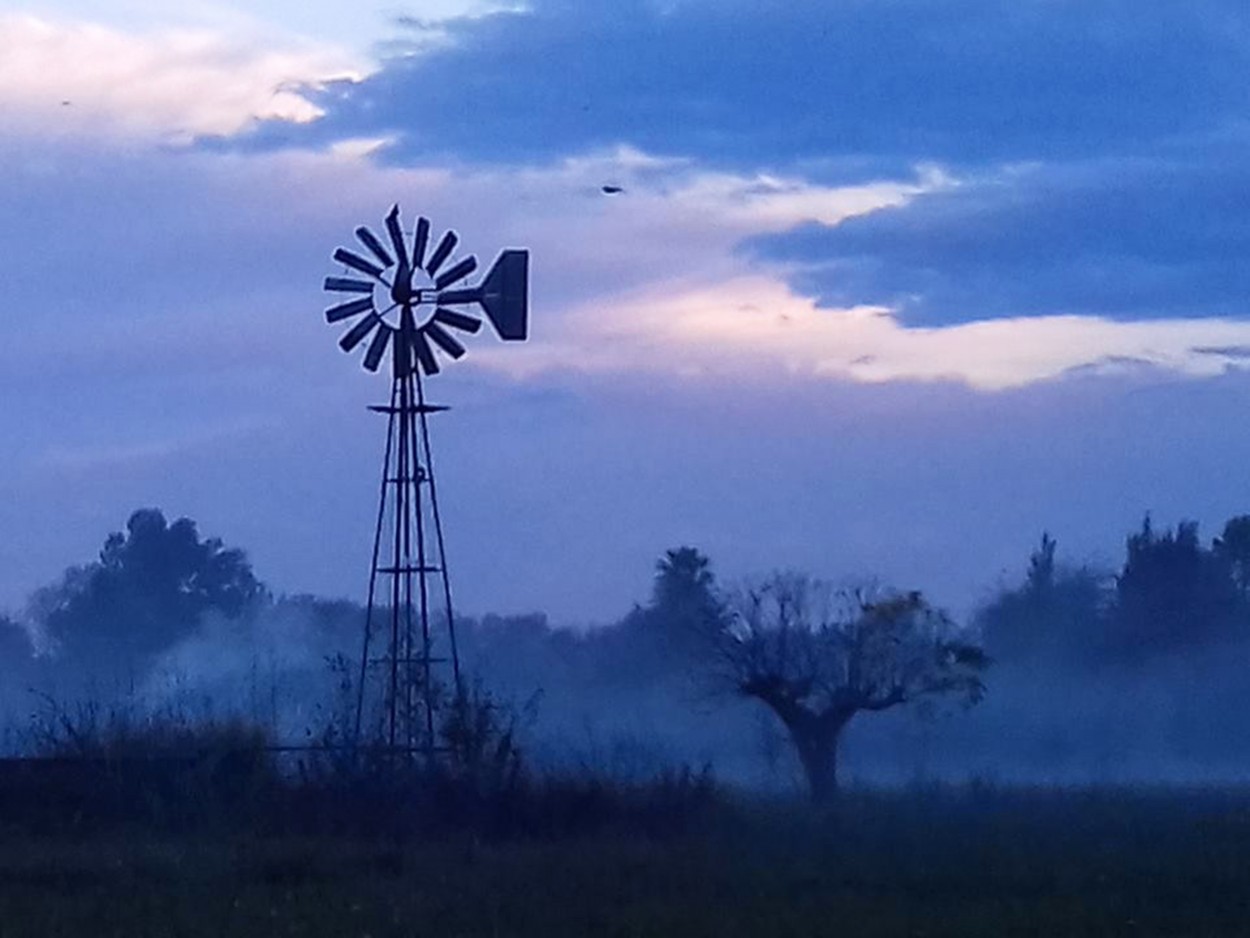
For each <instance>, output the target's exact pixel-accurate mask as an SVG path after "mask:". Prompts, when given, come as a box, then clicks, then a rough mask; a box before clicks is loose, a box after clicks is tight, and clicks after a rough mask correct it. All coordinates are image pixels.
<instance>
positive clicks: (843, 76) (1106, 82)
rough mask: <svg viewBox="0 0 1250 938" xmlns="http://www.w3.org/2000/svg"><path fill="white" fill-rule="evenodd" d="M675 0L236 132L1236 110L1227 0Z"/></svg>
mask: <svg viewBox="0 0 1250 938" xmlns="http://www.w3.org/2000/svg"><path fill="white" fill-rule="evenodd" d="M670 6H672V9H669V10H667V11H665V10H663V9H660V8H658V7H657V5H655V4H651V3H644V2H639V0H634V2H621V3H617V2H613V3H606V2H597V3H596V2H591V3H579V4H566V3H552V2H548V3H542V2H539V3H537V4H535V9H534V10H532V11H531V12H526V13H508V14H497V15H494V16H489V17H485V18H480V19H465V20H459V21H453V22H452V23H451V24H450V25H449V27H448V28H449V31H450V35H451V39H452V42H451V44H450V45H448V46H447V47H445V48H442V49H440V50H438V51H434V52H430V51H423V52H420V53H419V54H411V55H408V56H404V55H402V54H395V55H393V56H392V57H391V58H389V59H388V60H387V61H386V63H385V65H384V67H383V68H382V69H381V70H380V71H379V72H377V73H376V74H374V75H372V76H371V77H369V78H368V79H366V80H364V81H363V82H360V83H358V84H355V83H342V84H338V85H336V86H334V87H332V88H330V89H328V90H327V91H326V92H325V93H324V94H322V95H321V97H320V101H319V103H320V104H321V105H322V106H323V107H324V108H326V110H327V115H326V117H325V118H324V119H322V120H321V121H319V122H317V123H315V124H314V125H312V126H310V127H294V128H293V127H290V126H279V125H277V124H273V125H270V126H268V127H265V128H262V130H261V131H260V132H259V133H257V134H256V135H255V136H253V137H252V138H251V139H250V140H248V141H247V142H246V145H250V146H281V145H307V144H312V143H316V142H324V141H327V140H333V139H342V138H345V137H356V136H374V135H379V134H393V135H395V136H397V138H398V141H399V142H398V144H397V146H396V147H395V148H394V149H393V150H392V151H391V152H390V154H389V156H390V158H391V159H395V160H401V161H405V160H413V159H420V160H424V159H427V158H435V157H439V158H445V157H454V158H456V159H462V160H470V161H488V162H501V163H513V162H524V161H544V160H549V159H551V158H554V157H560V156H563V155H566V154H568V153H570V152H579V151H584V150H586V149H588V148H594V147H600V146H606V145H614V144H617V143H628V144H632V145H635V146H638V147H641V148H644V149H646V150H649V151H655V152H662V153H678V154H682V155H692V156H696V157H698V158H699V159H702V160H706V161H708V162H713V163H718V164H722V165H733V164H744V165H749V166H751V167H758V166H760V165H779V164H780V165H792V164H795V163H802V162H803V161H816V162H819V161H833V162H834V163H835V164H836V165H837V166H838V167H839V168H840V169H845V168H846V167H847V166H848V165H850V166H858V167H859V168H860V169H861V170H864V171H868V169H869V168H870V167H872V168H876V169H877V170H879V169H880V168H881V167H882V166H883V165H888V164H889V163H890V161H891V160H896V161H897V160H902V161H907V160H913V159H934V160H943V161H952V162H978V161H994V160H1006V159H1020V158H1029V159H1036V158H1045V159H1052V158H1060V157H1067V156H1071V155H1088V154H1090V153H1102V152H1107V151H1109V150H1112V151H1118V150H1120V149H1122V148H1124V147H1125V146H1133V145H1139V144H1141V143H1142V142H1146V141H1151V140H1154V139H1156V138H1158V137H1160V136H1162V135H1170V134H1175V133H1178V132H1183V131H1186V130H1198V129H1202V128H1205V127H1208V126H1211V125H1212V124H1213V123H1218V122H1219V121H1221V120H1223V119H1225V118H1228V117H1230V116H1233V115H1237V114H1239V113H1241V111H1242V109H1243V107H1244V95H1243V92H1242V88H1243V87H1244V84H1245V78H1246V77H1247V74H1248V70H1247V62H1246V45H1245V42H1244V41H1243V40H1244V37H1245V35H1246V30H1245V26H1244V23H1245V20H1246V13H1245V11H1244V6H1243V5H1241V4H1236V3H1231V2H1214V0H1208V2H1198V3H1187V4H1184V5H1178V4H1174V3H1171V2H1166V0H1137V2H1130V0H1091V2H1087V3H1079V4H1078V3H1054V2H1049V0H1021V2H1017V3H1011V4H1004V3H1000V2H997V0H946V2H933V0H886V2H880V0H874V2H868V0H850V2H839V3H827V2H804V3H792V4H786V5H784V7H783V6H779V5H776V4H757V3H734V2H730V3H720V4H712V3H702V2H699V3H682V4H676V5H670ZM397 45H400V46H402V43H398V44H397V43H392V44H391V45H390V46H389V48H391V49H394V48H396V46H397ZM237 144H238V141H235V142H234V144H232V145H237ZM857 160H859V161H861V162H860V163H856V161H857Z"/></svg>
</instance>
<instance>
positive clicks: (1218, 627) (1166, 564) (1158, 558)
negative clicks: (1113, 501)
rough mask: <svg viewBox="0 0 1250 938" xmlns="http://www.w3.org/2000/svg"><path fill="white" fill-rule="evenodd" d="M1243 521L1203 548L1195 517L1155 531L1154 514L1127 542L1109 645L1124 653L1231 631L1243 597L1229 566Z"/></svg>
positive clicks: (1137, 655)
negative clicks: (1217, 544) (1219, 542)
mask: <svg viewBox="0 0 1250 938" xmlns="http://www.w3.org/2000/svg"><path fill="white" fill-rule="evenodd" d="M1239 528H1240V526H1239V525H1238V526H1234V529H1233V532H1232V534H1233V539H1232V543H1231V544H1230V545H1229V546H1228V547H1227V548H1224V549H1223V550H1210V549H1207V548H1204V547H1203V546H1202V544H1201V542H1200V541H1199V539H1198V524H1197V522H1194V521H1182V522H1180V523H1179V524H1178V525H1177V526H1176V529H1175V530H1174V531H1172V530H1165V531H1163V532H1162V533H1158V532H1156V531H1155V530H1154V528H1153V526H1152V525H1151V522H1150V518H1149V516H1147V517H1146V519H1145V520H1144V521H1143V522H1142V526H1141V530H1139V531H1137V532H1135V533H1133V534H1130V535H1129V536H1128V538H1127V540H1126V541H1125V554H1126V556H1125V560H1124V567H1123V569H1122V570H1121V572H1120V575H1119V576H1118V577H1117V578H1116V606H1115V614H1114V616H1113V618H1112V620H1111V623H1110V624H1111V631H1110V635H1109V636H1108V639H1109V648H1108V651H1109V653H1110V654H1112V655H1113V656H1115V657H1117V658H1119V659H1123V660H1129V661H1133V660H1142V659H1144V658H1146V657H1148V656H1150V655H1153V654H1161V653H1163V654H1166V653H1171V652H1175V651H1180V650H1185V649H1190V648H1197V647H1201V646H1204V645H1207V644H1210V643H1211V642H1213V641H1217V640H1222V639H1226V638H1228V637H1231V636H1232V635H1234V634H1235V633H1236V631H1237V628H1238V625H1239V623H1240V620H1241V615H1240V613H1241V612H1242V608H1243V603H1242V601H1241V600H1242V597H1241V594H1240V592H1239V589H1238V586H1237V584H1236V582H1235V580H1234V572H1233V567H1232V566H1231V565H1230V560H1231V556H1232V552H1233V551H1234V550H1240V548H1241V544H1240V542H1239V541H1238V538H1239V536H1240V531H1239Z"/></svg>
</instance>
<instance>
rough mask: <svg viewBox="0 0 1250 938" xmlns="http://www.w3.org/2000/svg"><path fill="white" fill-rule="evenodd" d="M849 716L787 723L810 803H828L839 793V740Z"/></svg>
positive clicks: (834, 716)
mask: <svg viewBox="0 0 1250 938" xmlns="http://www.w3.org/2000/svg"><path fill="white" fill-rule="evenodd" d="M849 720H850V715H849V714H848V715H846V716H842V715H841V714H826V715H825V716H824V717H821V718H815V719H811V720H804V721H802V722H801V723H797V724H792V725H791V726H790V738H791V739H793V740H794V748H795V749H797V750H798V753H799V761H800V762H802V763H803V773H804V775H806V776H807V790H808V793H809V794H810V795H811V799H812V804H828V803H829V802H830V801H832V800H833V799H834V798H835V797H837V794H838V741H839V740H840V739H841V738H842V730H843V729H844V728H845V727H846V724H847V722H848V721H849Z"/></svg>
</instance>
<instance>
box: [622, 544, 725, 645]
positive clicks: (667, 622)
mask: <svg viewBox="0 0 1250 938" xmlns="http://www.w3.org/2000/svg"><path fill="white" fill-rule="evenodd" d="M655 570H656V573H655V583H654V585H653V587H652V593H651V602H650V605H648V606H647V607H646V609H645V610H644V612H645V615H644V616H643V617H642V619H641V623H642V624H643V626H644V627H645V628H649V629H650V630H651V631H652V632H653V633H654V634H655V636H656V640H657V644H658V645H659V650H660V651H662V652H664V653H666V654H669V655H672V656H673V658H674V662H675V663H677V664H680V665H682V666H685V665H686V664H688V663H689V659H690V657H691V656H692V655H696V656H697V655H698V654H700V653H701V652H703V651H704V650H706V645H705V643H706V639H707V635H708V634H709V632H712V631H714V630H715V628H716V626H717V625H718V624H719V623H720V621H721V619H722V618H723V617H724V614H725V606H724V602H723V600H722V599H721V598H720V596H718V595H717V589H716V577H715V576H714V575H713V573H712V564H711V561H710V560H708V558H707V557H706V556H705V555H704V554H703V553H701V552H700V551H699V550H698V549H696V548H694V547H677V548H674V549H672V550H668V551H665V552H664V556H663V557H661V558H660V559H659V560H658V561H657V562H656V565H655Z"/></svg>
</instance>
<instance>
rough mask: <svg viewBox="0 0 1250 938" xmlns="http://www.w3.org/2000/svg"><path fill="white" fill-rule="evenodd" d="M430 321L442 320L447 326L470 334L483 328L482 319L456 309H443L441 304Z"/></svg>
mask: <svg viewBox="0 0 1250 938" xmlns="http://www.w3.org/2000/svg"><path fill="white" fill-rule="evenodd" d="M430 322H441V323H442V324H443V325H445V326H451V327H452V328H453V329H459V330H460V331H461V332H468V333H470V334H476V333H477V331H478V330H479V329H481V328H482V320H480V319H474V318H473V317H472V316H466V315H465V314H464V313H457V312H456V311H455V310H454V309H443V308H442V307H441V306H440V307H439V308H438V309H436V310H434V315H433V317H431V319H430Z"/></svg>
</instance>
